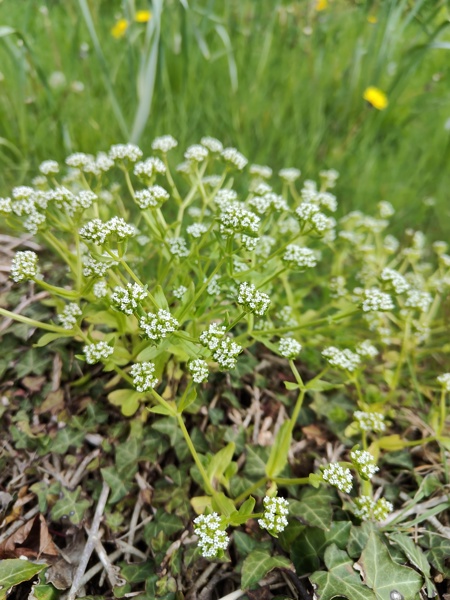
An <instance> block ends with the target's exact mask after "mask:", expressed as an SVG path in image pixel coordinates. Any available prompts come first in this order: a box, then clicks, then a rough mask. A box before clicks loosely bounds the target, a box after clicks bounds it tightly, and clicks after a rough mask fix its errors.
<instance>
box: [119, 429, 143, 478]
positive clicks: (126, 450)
mask: <svg viewBox="0 0 450 600" xmlns="http://www.w3.org/2000/svg"><path fill="white" fill-rule="evenodd" d="M141 446H142V444H141V440H140V439H138V438H137V437H136V436H132V437H131V436H130V437H129V439H128V440H127V441H126V442H124V443H123V444H119V445H118V446H117V448H116V466H117V470H118V471H119V472H120V474H121V475H122V476H125V478H126V479H132V478H133V477H134V474H135V473H136V470H137V466H138V465H137V463H138V460H139V457H140V452H141Z"/></svg>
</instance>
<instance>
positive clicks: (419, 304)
mask: <svg viewBox="0 0 450 600" xmlns="http://www.w3.org/2000/svg"><path fill="white" fill-rule="evenodd" d="M432 302H433V297H432V295H431V294H430V293H429V292H421V291H420V290H408V291H407V292H406V301H405V307H407V308H417V309H418V310H420V311H422V312H426V311H427V310H428V309H429V308H430V305H431V303H432Z"/></svg>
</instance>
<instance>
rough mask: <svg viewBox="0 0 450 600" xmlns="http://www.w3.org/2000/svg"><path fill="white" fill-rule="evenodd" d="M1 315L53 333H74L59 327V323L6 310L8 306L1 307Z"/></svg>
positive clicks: (68, 335) (66, 334)
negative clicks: (50, 322)
mask: <svg viewBox="0 0 450 600" xmlns="http://www.w3.org/2000/svg"><path fill="white" fill-rule="evenodd" d="M0 315H3V316H4V317H7V318H9V319H13V321H19V322H20V323H25V325H30V326H31V327H37V328H38V329H45V330H46V331H52V332H53V333H62V334H64V335H65V336H67V337H70V336H71V335H73V331H71V330H70V329H64V328H63V327H58V326H57V325H49V324H48V323H41V322H40V321H36V320H35V319H30V318H29V317H25V316H24V315H18V314H17V313H13V312H11V311H9V310H6V308H0Z"/></svg>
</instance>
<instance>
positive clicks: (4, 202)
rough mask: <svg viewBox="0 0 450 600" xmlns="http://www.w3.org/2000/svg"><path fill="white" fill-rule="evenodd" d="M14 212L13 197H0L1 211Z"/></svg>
mask: <svg viewBox="0 0 450 600" xmlns="http://www.w3.org/2000/svg"><path fill="white" fill-rule="evenodd" d="M10 212H12V203H11V198H0V213H10Z"/></svg>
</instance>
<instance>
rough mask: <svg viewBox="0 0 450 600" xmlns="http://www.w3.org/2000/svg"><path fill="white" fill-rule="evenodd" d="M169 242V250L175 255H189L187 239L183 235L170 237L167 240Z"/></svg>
mask: <svg viewBox="0 0 450 600" xmlns="http://www.w3.org/2000/svg"><path fill="white" fill-rule="evenodd" d="M167 243H168V244H169V251H170V253H171V254H173V255H174V256H179V257H184V256H189V248H188V247H187V244H186V240H185V239H184V238H182V237H174V238H169V239H168V240H167Z"/></svg>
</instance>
